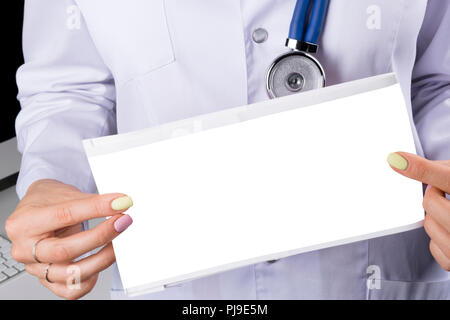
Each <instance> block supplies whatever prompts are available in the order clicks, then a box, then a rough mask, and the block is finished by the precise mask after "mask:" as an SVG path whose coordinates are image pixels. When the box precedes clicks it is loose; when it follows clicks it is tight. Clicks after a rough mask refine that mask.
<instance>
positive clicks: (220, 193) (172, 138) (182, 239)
mask: <svg viewBox="0 0 450 320" xmlns="http://www.w3.org/2000/svg"><path fill="white" fill-rule="evenodd" d="M84 144H85V149H86V152H87V154H88V157H89V162H90V165H91V168H92V172H93V174H94V178H95V181H96V183H97V186H98V189H99V192H100V193H109V192H123V193H126V194H128V195H130V196H131V197H132V198H133V200H134V203H135V205H134V207H132V208H131V209H130V210H129V214H130V215H131V216H132V217H133V219H134V224H133V225H132V226H131V227H130V228H129V229H128V230H126V231H125V232H124V233H123V234H122V235H120V236H119V237H118V238H117V239H116V240H114V250H115V253H116V257H117V263H118V267H119V271H120V274H121V279H122V283H123V285H124V288H125V289H126V290H127V292H128V293H129V294H131V295H133V294H140V293H143V292H149V291H154V290H160V289H163V288H164V286H165V285H170V284H173V283H177V282H181V281H186V280H189V279H194V278H198V277H201V276H205V275H209V274H213V273H217V272H222V271H225V270H229V269H232V268H237V267H240V266H245V265H249V264H253V263H257V262H261V261H266V260H271V259H279V258H282V257H286V256H289V255H293V254H298V253H302V252H306V251H312V250H316V249H320V248H325V247H330V246H335V245H340V244H344V243H349V242H354V241H359V240H363V239H368V238H372V237H377V236H382V235H387V234H392V233H396V232H402V231H407V230H410V229H413V228H417V227H420V226H421V225H422V220H423V209H422V208H421V201H422V187H421V184H420V183H419V182H416V181H410V180H408V179H406V178H404V177H401V176H400V175H398V174H396V173H395V172H393V171H392V169H391V168H390V167H389V165H388V164H387V163H386V157H387V155H388V154H389V153H390V152H393V151H399V150H402V151H407V152H412V153H413V152H415V148H414V142H413V138H412V131H411V127H410V123H409V120H408V114H407V110H406V106H405V103H404V100H403V97H402V93H401V90H400V87H399V85H398V84H396V80H395V76H394V75H393V74H387V75H382V76H377V77H373V78H368V79H363V80H360V81H355V82H350V83H345V84H341V85H338V86H333V87H328V88H324V89H320V90H316V91H311V92H307V93H302V94H298V95H295V96H290V97H285V98H281V99H276V100H272V101H265V102H262V103H259V104H254V105H250V106H244V107H240V108H234V109H230V110H226V111H222V112H218V113H214V114H209V115H204V116H200V117H196V118H192V119H186V120H182V121H179V122H175V123H170V124H166V125H163V126H160V127H155V128H150V129H146V130H143V131H139V132H133V133H128V134H123V135H118V136H110V137H104V138H99V139H93V140H87V141H85V142H84Z"/></svg>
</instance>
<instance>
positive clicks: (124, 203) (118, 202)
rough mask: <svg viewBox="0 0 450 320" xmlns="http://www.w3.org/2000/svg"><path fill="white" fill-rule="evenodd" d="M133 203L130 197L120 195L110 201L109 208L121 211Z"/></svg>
mask: <svg viewBox="0 0 450 320" xmlns="http://www.w3.org/2000/svg"><path fill="white" fill-rule="evenodd" d="M132 205H133V200H131V198H130V197H127V196H125V197H121V198H117V199H115V200H114V201H113V202H111V208H112V209H113V210H116V211H123V210H126V209H128V208H130V207H131V206H132Z"/></svg>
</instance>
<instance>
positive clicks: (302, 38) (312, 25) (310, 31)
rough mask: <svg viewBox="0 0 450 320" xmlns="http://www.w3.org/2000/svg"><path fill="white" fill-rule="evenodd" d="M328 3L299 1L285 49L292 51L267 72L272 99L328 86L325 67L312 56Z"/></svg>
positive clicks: (267, 81) (315, 49)
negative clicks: (326, 84)
mask: <svg viewBox="0 0 450 320" xmlns="http://www.w3.org/2000/svg"><path fill="white" fill-rule="evenodd" d="M328 3H329V0H297V3H296V5H295V9H294V14H293V17H292V21H291V26H290V29H289V37H288V39H287V40H286V46H287V47H288V48H290V49H292V51H290V52H288V53H286V54H283V55H281V56H280V57H278V58H276V59H275V61H274V62H273V63H272V64H271V65H270V68H269V70H268V71H267V77H266V85H267V92H268V94H269V96H270V98H277V97H283V96H287V95H291V94H295V93H299V92H303V91H308V90H313V89H318V88H322V87H324V86H325V72H324V70H323V68H322V65H321V64H320V63H319V61H318V60H317V59H315V58H314V57H313V56H312V55H310V54H309V53H316V52H317V49H318V46H319V44H318V42H319V37H320V34H321V33H322V29H323V24H324V22H325V16H326V14H327V10H328ZM308 15H309V19H308ZM308 21H309V23H308V26H307V22H308Z"/></svg>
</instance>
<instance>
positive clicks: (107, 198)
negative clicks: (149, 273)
mask: <svg viewBox="0 0 450 320" xmlns="http://www.w3.org/2000/svg"><path fill="white" fill-rule="evenodd" d="M132 204H133V203H132V201H131V199H130V198H129V197H127V196H125V195H123V194H107V195H95V194H85V193H82V192H81V191H79V190H78V189H76V188H75V187H72V186H69V185H66V184H63V183H61V182H58V181H54V180H39V181H37V182H35V183H33V184H32V185H31V186H30V187H29V189H28V192H27V194H26V195H25V197H24V198H23V199H22V201H21V202H20V203H19V205H18V206H17V208H16V210H15V211H14V212H13V213H12V215H11V216H10V217H9V218H8V220H7V221H6V232H7V233H8V236H9V238H10V239H11V241H12V247H11V256H12V257H13V258H14V259H15V260H16V261H18V262H21V263H24V264H25V269H26V270H27V272H28V273H30V274H31V275H34V276H36V277H37V278H38V279H39V280H40V282H41V283H42V284H43V285H44V286H45V287H47V288H48V289H50V290H51V291H52V292H53V293H55V294H56V295H58V296H60V297H63V298H66V299H78V298H80V297H82V296H84V295H85V294H87V293H88V292H90V291H91V290H92V288H93V287H94V286H95V283H96V282H97V278H98V274H99V273H100V272H101V271H103V270H104V269H106V268H108V267H109V266H110V265H111V264H112V263H114V261H115V259H116V258H115V255H114V250H113V247H112V244H111V241H112V240H113V239H114V238H115V237H117V236H118V235H119V234H120V233H121V232H122V231H124V230H125V229H126V228H127V227H128V226H129V225H130V224H131V223H132V219H131V218H130V216H128V215H124V214H123V212H124V211H126V210H127V209H128V208H129V207H131V206H132ZM107 216H111V218H109V219H107V220H105V221H103V222H102V223H101V224H99V225H98V226H97V227H95V228H93V229H91V230H86V231H83V232H82V225H81V223H82V222H83V221H85V220H90V219H93V218H100V217H107ZM37 241H39V243H38V244H37V246H36V258H37V259H38V260H39V261H40V262H41V263H37V262H36V261H35V260H34V257H33V245H34V244H35V243H36V242H37ZM102 246H104V247H103V248H102V249H101V250H100V251H99V252H97V253H96V254H94V255H91V256H89V257H87V258H84V259H82V260H79V261H77V262H74V260H75V259H76V258H78V257H80V256H81V255H83V254H84V253H87V252H90V251H91V250H94V249H96V248H99V247H102ZM50 263H51V265H50V267H49V268H48V273H47V277H48V280H50V281H51V283H50V282H48V281H47V280H46V279H45V269H46V267H47V266H48V265H49V264H50ZM74 271H78V272H75V273H76V274H77V276H75V277H74V276H72V275H71V273H74Z"/></svg>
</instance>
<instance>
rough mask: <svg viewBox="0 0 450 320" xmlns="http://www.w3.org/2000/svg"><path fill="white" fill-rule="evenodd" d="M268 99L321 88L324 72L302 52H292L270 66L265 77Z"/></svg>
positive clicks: (316, 62)
mask: <svg viewBox="0 0 450 320" xmlns="http://www.w3.org/2000/svg"><path fill="white" fill-rule="evenodd" d="M266 84H267V92H268V94H269V96H270V98H278V97H284V96H288V95H291V94H295V93H299V92H304V91H309V90H313V89H318V88H322V87H324V86H325V72H324V70H323V68H322V66H321V65H320V63H319V62H318V61H317V60H316V59H315V58H314V57H312V56H311V55H309V54H307V53H305V52H302V51H292V52H289V53H287V54H284V55H282V56H280V57H278V58H277V59H276V60H275V61H274V62H273V63H272V65H271V66H270V68H269V70H268V71H267V76H266Z"/></svg>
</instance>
